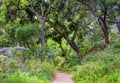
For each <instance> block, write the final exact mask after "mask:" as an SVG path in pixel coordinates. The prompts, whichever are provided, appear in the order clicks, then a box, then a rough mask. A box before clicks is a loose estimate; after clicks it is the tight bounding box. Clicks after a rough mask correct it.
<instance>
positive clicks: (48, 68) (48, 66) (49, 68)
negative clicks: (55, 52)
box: [40, 61, 55, 77]
mask: <svg viewBox="0 0 120 83" xmlns="http://www.w3.org/2000/svg"><path fill="white" fill-rule="evenodd" d="M40 69H41V72H43V73H45V74H49V75H51V77H52V76H54V72H55V67H54V64H53V63H48V62H46V61H44V62H42V63H41V64H40Z"/></svg>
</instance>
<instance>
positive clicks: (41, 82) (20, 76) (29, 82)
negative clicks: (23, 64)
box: [1, 71, 50, 83]
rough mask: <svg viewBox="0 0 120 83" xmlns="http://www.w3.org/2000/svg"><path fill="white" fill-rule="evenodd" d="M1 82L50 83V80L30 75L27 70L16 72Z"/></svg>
mask: <svg viewBox="0 0 120 83" xmlns="http://www.w3.org/2000/svg"><path fill="white" fill-rule="evenodd" d="M1 83H50V82H49V81H48V80H45V79H41V78H38V77H36V76H32V77H30V76H29V75H28V74H27V73H25V72H20V71H18V72H16V73H15V74H14V75H11V76H10V77H9V78H7V79H4V80H3V81H2V82H1Z"/></svg>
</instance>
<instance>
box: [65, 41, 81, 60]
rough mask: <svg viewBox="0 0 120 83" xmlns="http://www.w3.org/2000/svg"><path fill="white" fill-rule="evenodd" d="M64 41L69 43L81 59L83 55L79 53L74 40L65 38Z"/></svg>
mask: <svg viewBox="0 0 120 83" xmlns="http://www.w3.org/2000/svg"><path fill="white" fill-rule="evenodd" d="M66 41H67V42H68V43H69V45H70V47H71V48H72V49H73V50H74V51H75V52H76V53H77V55H78V58H79V60H80V61H81V60H82V58H83V56H82V54H81V53H80V50H79V48H78V46H77V45H76V43H75V42H74V41H71V40H68V39H66Z"/></svg>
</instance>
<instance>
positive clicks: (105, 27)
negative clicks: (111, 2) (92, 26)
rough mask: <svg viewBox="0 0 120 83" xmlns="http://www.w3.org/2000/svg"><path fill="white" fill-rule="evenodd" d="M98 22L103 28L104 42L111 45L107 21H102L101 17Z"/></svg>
mask: <svg viewBox="0 0 120 83" xmlns="http://www.w3.org/2000/svg"><path fill="white" fill-rule="evenodd" d="M98 22H99V24H100V26H101V28H102V31H103V34H104V40H105V44H109V43H110V41H109V32H108V27H107V24H106V20H104V19H102V18H101V17H98Z"/></svg>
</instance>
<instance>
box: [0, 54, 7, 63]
mask: <svg viewBox="0 0 120 83" xmlns="http://www.w3.org/2000/svg"><path fill="white" fill-rule="evenodd" d="M6 58H7V56H4V55H0V62H2V63H4V60H5V59H6Z"/></svg>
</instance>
